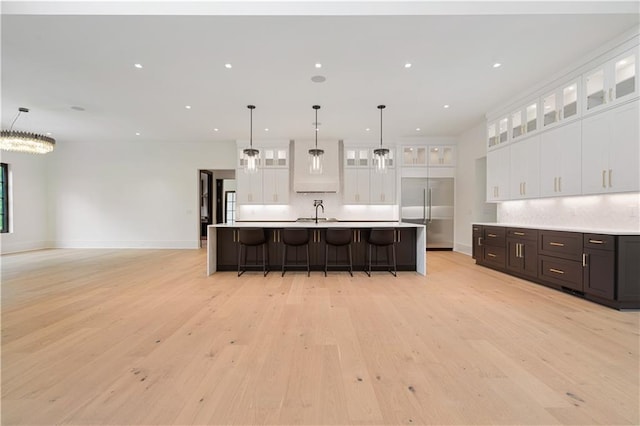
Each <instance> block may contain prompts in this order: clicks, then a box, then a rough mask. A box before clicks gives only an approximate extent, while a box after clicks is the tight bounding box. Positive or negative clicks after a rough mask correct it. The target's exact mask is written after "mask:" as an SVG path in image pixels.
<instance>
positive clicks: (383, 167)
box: [373, 105, 389, 173]
mask: <svg viewBox="0 0 640 426" xmlns="http://www.w3.org/2000/svg"><path fill="white" fill-rule="evenodd" d="M385 108H386V107H385V106H384V105H378V109H379V110H380V148H377V149H374V150H373V159H374V162H375V170H376V172H377V173H387V165H388V162H389V149H388V148H383V147H382V110H383V109H385Z"/></svg>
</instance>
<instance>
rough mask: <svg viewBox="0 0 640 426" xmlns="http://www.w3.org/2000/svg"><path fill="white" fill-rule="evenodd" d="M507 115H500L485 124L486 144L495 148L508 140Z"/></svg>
mask: <svg viewBox="0 0 640 426" xmlns="http://www.w3.org/2000/svg"><path fill="white" fill-rule="evenodd" d="M509 139H510V138H509V117H508V116H505V117H500V118H499V119H498V120H496V121H492V122H489V123H488V124H487V146H488V148H495V147H497V146H499V145H500V144H504V143H506V142H507V141H509Z"/></svg>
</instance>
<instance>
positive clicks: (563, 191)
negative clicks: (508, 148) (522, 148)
mask: <svg viewBox="0 0 640 426" xmlns="http://www.w3.org/2000/svg"><path fill="white" fill-rule="evenodd" d="M581 154H582V123H581V122H580V121H574V122H572V123H569V124H567V125H564V126H558V127H556V128H554V129H551V130H549V131H548V132H544V133H542V134H541V135H540V195H541V196H542V197H558V196H568V195H580V194H581V191H582V172H581V168H582V162H581V158H582V155H581Z"/></svg>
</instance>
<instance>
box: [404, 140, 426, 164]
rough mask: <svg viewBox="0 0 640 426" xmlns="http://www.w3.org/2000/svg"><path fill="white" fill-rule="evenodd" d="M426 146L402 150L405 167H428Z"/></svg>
mask: <svg viewBox="0 0 640 426" xmlns="http://www.w3.org/2000/svg"><path fill="white" fill-rule="evenodd" d="M427 161H428V160H427V147H426V146H420V145H415V146H405V147H403V148H402V165H403V166H426V165H427Z"/></svg>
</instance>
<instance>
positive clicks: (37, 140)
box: [0, 107, 56, 154]
mask: <svg viewBox="0 0 640 426" xmlns="http://www.w3.org/2000/svg"><path fill="white" fill-rule="evenodd" d="M23 112H29V108H24V107H20V108H18V115H16V118H14V119H13V122H12V123H11V127H10V128H9V130H2V132H1V134H0V149H3V150H5V151H16V152H27V153H29V154H46V153H48V152H51V151H53V147H54V146H55V144H56V140H55V139H53V138H50V137H48V136H44V135H41V134H38V133H32V132H20V131H15V130H13V125H14V124H15V123H16V120H17V119H18V117H20V114H22V113H23Z"/></svg>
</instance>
